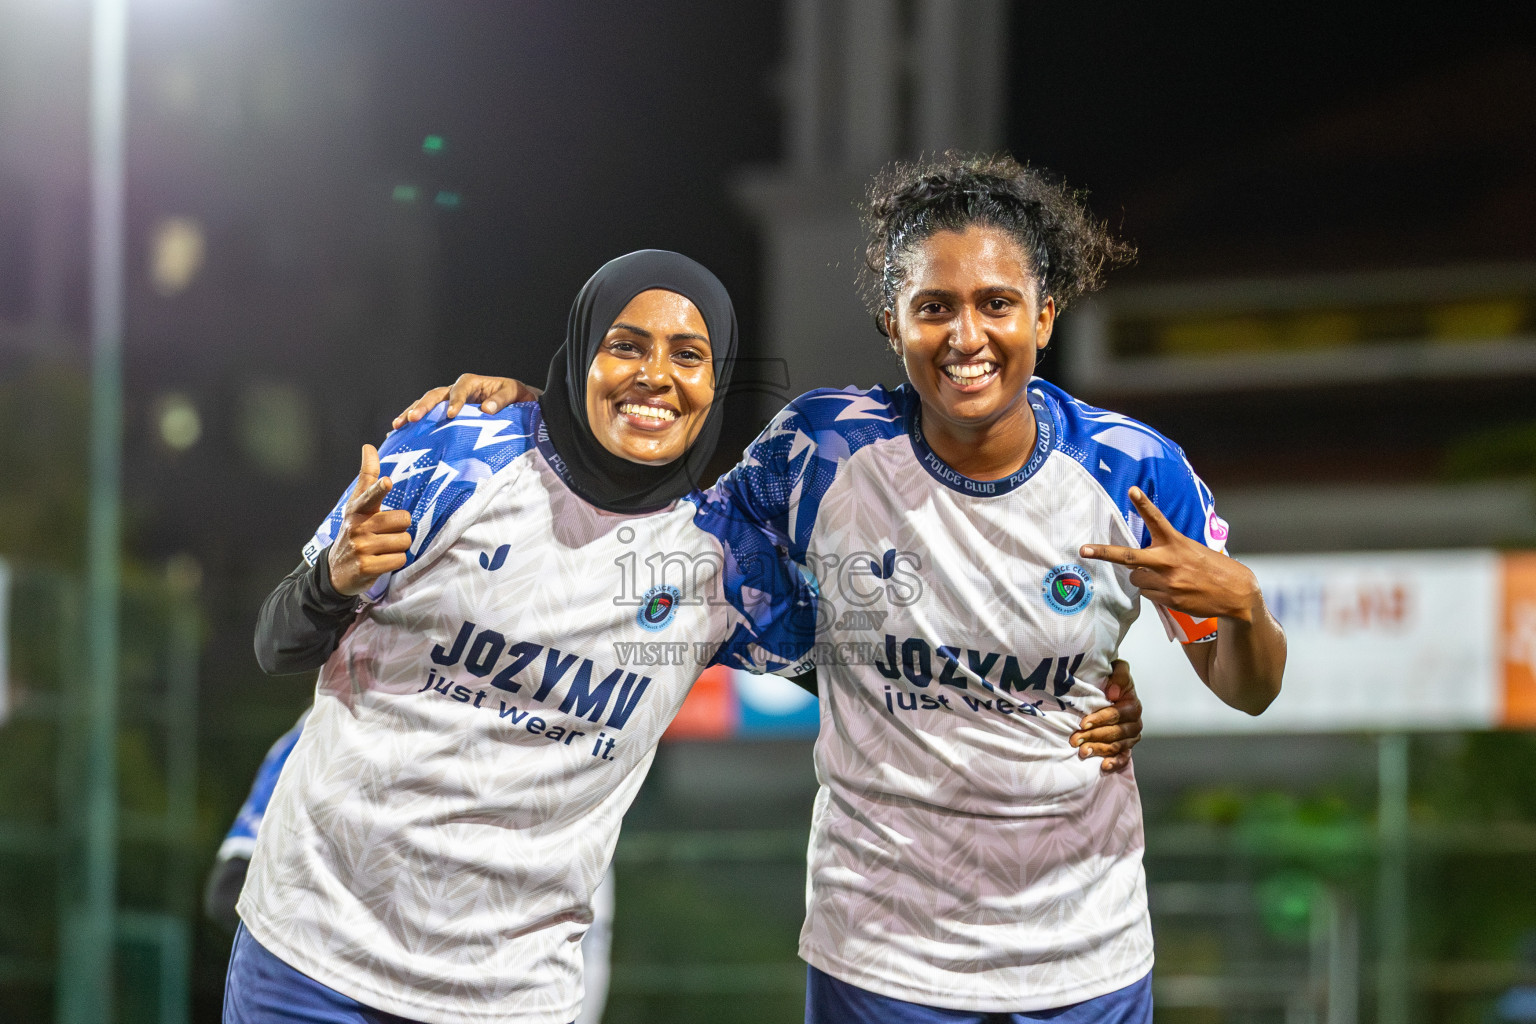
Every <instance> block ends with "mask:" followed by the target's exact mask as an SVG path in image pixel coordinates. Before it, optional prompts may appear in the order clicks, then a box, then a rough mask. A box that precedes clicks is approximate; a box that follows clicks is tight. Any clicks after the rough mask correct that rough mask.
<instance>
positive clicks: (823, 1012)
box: [805, 967, 1152, 1024]
mask: <svg viewBox="0 0 1536 1024" xmlns="http://www.w3.org/2000/svg"><path fill="white" fill-rule="evenodd" d="M809 970H810V973H809V974H808V976H807V977H806V980H805V1024H1152V975H1151V974H1148V975H1147V976H1146V977H1144V978H1142V979H1141V980H1140V981H1134V982H1132V983H1131V984H1129V985H1127V986H1125V988H1122V989H1118V990H1116V991H1114V992H1111V993H1109V994H1108V995H1102V996H1095V997H1094V998H1092V999H1085V1000H1083V1001H1082V1002H1080V1003H1073V1004H1072V1005H1070V1006H1058V1007H1055V1008H1054V1009H1050V1010H1030V1011H1027V1012H1024V1013H980V1012H978V1011H975V1010H942V1009H939V1008H938V1007H936V1006H923V1005H922V1004H921V1003H909V1002H906V1001H905V1000H902V999H892V998H891V997H890V996H880V995H876V994H875V993H873V992H868V991H866V990H864V989H862V988H859V987H858V986H857V985H850V984H848V983H847V982H846V981H838V980H837V979H836V978H834V977H832V975H830V974H827V973H826V972H824V971H818V970H817V969H816V968H814V967H812V968H810V969H809Z"/></svg>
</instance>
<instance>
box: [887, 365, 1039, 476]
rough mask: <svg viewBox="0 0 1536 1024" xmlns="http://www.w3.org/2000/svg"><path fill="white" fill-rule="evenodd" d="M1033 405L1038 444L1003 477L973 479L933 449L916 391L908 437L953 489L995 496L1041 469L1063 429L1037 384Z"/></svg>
mask: <svg viewBox="0 0 1536 1024" xmlns="http://www.w3.org/2000/svg"><path fill="white" fill-rule="evenodd" d="M1029 407H1030V408H1031V409H1033V410H1034V411H1035V447H1034V450H1033V451H1031V452H1030V455H1029V459H1028V460H1027V461H1026V462H1025V463H1024V465H1023V466H1021V467H1019V469H1018V470H1016V471H1015V472H1013V473H1012V474H1010V475H1009V476H1006V477H1003V478H1002V479H1001V480H972V479H971V478H970V477H968V476H963V475H961V474H960V473H958V472H956V471H955V470H953V469H951V468H950V467H949V464H948V463H947V462H945V461H944V460H943V459H941V458H939V457H938V456H937V455H935V454H934V453H933V449H932V448H929V447H928V442H927V441H925V440H923V423H922V414H921V410H922V402H921V401H920V400H919V399H918V397H917V394H916V392H915V391H914V392H913V393H912V394H911V395H910V397H909V399H908V402H907V416H906V419H907V437H908V438H910V439H911V441H912V453H913V454H914V455H916V456H917V461H918V462H919V463H921V464H922V467H923V468H924V469H926V470H927V471H928V475H929V476H931V477H933V478H934V479H935V480H937V481H938V482H939V483H941V484H943V485H944V486H945V487H948V488H949V489H950V490H952V491H959V492H960V493H961V494H969V495H972V496H974V497H978V498H992V497H996V496H997V495H1000V494H1007V493H1008V492H1010V491H1013V490H1016V489H1017V488H1019V487H1021V486H1022V485H1023V484H1024V482H1025V481H1026V480H1028V479H1029V478H1030V477H1032V476H1034V475H1035V474H1036V473H1038V472H1039V471H1040V467H1041V466H1043V465H1045V460H1046V458H1047V457H1049V456H1050V454H1051V451H1052V449H1054V448H1055V447H1056V438H1057V436H1058V435H1059V434H1060V429H1059V427H1058V425H1057V423H1056V414H1055V413H1054V412H1052V411H1051V407H1050V404H1049V403H1048V402H1046V400H1045V395H1043V394H1042V393H1041V392H1040V391H1038V390H1037V389H1035V388H1030V389H1029Z"/></svg>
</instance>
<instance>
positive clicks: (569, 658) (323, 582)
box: [224, 251, 814, 1024]
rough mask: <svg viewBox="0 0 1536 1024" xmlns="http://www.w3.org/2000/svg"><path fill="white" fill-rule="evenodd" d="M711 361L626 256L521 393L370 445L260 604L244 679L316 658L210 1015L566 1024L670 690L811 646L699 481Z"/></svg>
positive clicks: (768, 562)
mask: <svg viewBox="0 0 1536 1024" xmlns="http://www.w3.org/2000/svg"><path fill="white" fill-rule="evenodd" d="M735 345H736V324H735V316H734V313H733V311H732V308H731V304H730V300H729V297H728V296H727V295H726V293H725V290H724V288H723V287H722V286H721V285H720V283H719V282H718V281H717V280H716V279H715V278H714V276H713V275H711V274H710V273H709V272H708V271H707V270H705V269H704V268H703V267H701V266H699V265H698V264H696V263H694V262H693V261H691V260H688V259H686V258H685V257H682V256H678V255H677V254H675V253H665V252H656V251H646V252H639V253H631V254H630V255H628V256H625V257H622V258H620V259H618V260H614V261H613V262H611V263H609V264H607V265H606V266H604V267H603V268H602V269H601V270H599V271H598V273H597V274H595V275H593V277H592V279H591V280H590V281H588V282H587V284H586V286H585V287H583V289H582V290H581V293H580V294H579V295H578V296H577V298H576V301H575V303H574V304H573V306H572V308H571V315H570V320H569V325H568V328H567V333H566V339H565V344H564V345H563V346H562V347H561V349H560V350H559V351H558V352H557V353H556V354H555V357H554V359H553V361H552V363H551V366H550V380H549V387H548V389H547V390H546V392H545V394H544V396H543V398H542V399H541V400H540V401H539V402H538V403H526V404H520V405H514V406H511V407H510V408H507V409H505V410H502V411H501V412H500V413H497V414H495V415H479V416H476V415H473V414H470V415H467V416H466V415H461V416H460V417H459V418H457V419H453V420H448V419H445V418H443V416H442V411H441V410H438V411H437V412H436V413H434V414H432V415H429V416H427V417H426V418H424V419H422V420H421V421H420V422H417V423H414V424H412V425H410V426H408V427H406V428H404V429H402V430H399V431H397V432H395V433H394V434H392V435H390V437H389V439H388V440H387V441H386V442H385V444H384V446H383V449H382V451H380V452H378V453H374V452H373V450H372V448H371V447H365V449H364V456H363V470H362V472H361V473H360V474H359V478H358V481H357V482H356V484H355V485H354V487H353V488H352V489H351V491H350V492H349V495H348V496H345V497H343V499H342V501H341V502H340V503H338V505H337V506H336V509H335V510H334V511H333V512H332V514H331V516H330V517H329V518H328V519H327V520H326V522H325V523H324V524H322V526H321V527H320V529H319V530H318V531H317V533H316V535H315V537H314V539H313V540H312V541H311V542H310V544H309V545H308V546H306V548H305V564H304V565H303V566H301V567H300V568H299V570H297V571H296V572H295V573H294V574H292V575H291V576H289V577H288V579H287V580H285V581H284V583H283V584H282V585H280V586H279V587H278V589H277V590H276V591H274V593H273V594H272V595H271V596H270V597H269V598H268V601H267V603H266V605H265V606H264V607H263V610H262V617H261V623H260V625H259V627H258V634H257V654H258V657H259V658H260V660H261V662H262V665H263V667H264V668H265V669H266V670H267V671H269V672H283V671H300V670H303V669H307V668H313V667H315V666H316V665H319V664H321V663H322V662H323V663H324V667H323V669H322V670H321V673H320V678H319V683H318V686H317V688H316V695H315V706H314V710H313V711H312V712H311V713H310V716H309V720H308V723H307V725H306V728H305V730H304V734H303V736H302V737H301V739H300V740H299V742H298V745H297V746H296V747H295V748H294V751H293V753H292V754H291V755H290V759H289V762H288V764H287V766H286V767H285V768H284V770H283V773H282V775H281V777H280V779H279V781H278V784H277V787H276V790H275V792H274V794H273V797H272V802H271V805H270V807H269V809H268V812H267V817H266V820H265V822H264V824H263V827H262V830H261V833H260V835H259V838H258V841H257V847H256V851H255V855H254V857H253V860H252V864H251V869H250V874H249V877H248V881H247V883H246V888H245V891H244V894H243V895H242V897H241V901H240V904H239V912H240V916H241V919H242V922H243V924H242V928H241V931H240V933H239V935H238V936H237V938H236V943H235V949H234V952H233V954H232V956H231V960H230V971H229V980H228V985H227V989H226V997H225V1016H224V1019H225V1021H226V1022H242V1024H243V1022H247V1021H263V1022H266V1021H273V1020H305V1021H312V1020H322V1021H333V1020H334V1021H349V1022H364V1021H370V1022H371V1021H384V1020H389V1021H398V1020H401V1019H404V1020H407V1021H429V1022H439V1021H441V1022H447V1021H472V1022H473V1021H487V1022H488V1021H493V1020H494V1021H523V1022H529V1024H565V1022H568V1021H571V1020H572V1019H574V1018H575V1016H576V1014H577V1008H578V1003H579V999H580V971H581V964H580V956H579V952H578V948H579V943H580V940H581V936H582V932H583V931H584V930H585V928H586V925H587V924H588V923H589V922H590V921H591V909H590V900H591V896H592V893H593V891H594V890H595V889H596V887H597V885H598V883H599V882H600V881H601V879H602V877H603V873H604V870H605V867H606V865H607V862H608V860H609V858H610V857H611V855H612V851H613V845H614V842H615V840H616V838H617V834H618V828H619V823H620V819H621V818H622V816H623V813H624V811H625V809H626V808H627V807H628V806H629V804H630V802H631V801H632V799H633V797H634V794H635V791H636V789H637V788H638V786H639V784H640V782H641V781H642V780H643V778H644V776H645V773H646V771H647V770H648V768H649V766H650V762H651V758H652V756H653V754H654V752H655V747H656V743H657V741H658V740H659V739H660V736H661V733H662V732H663V731H664V730H665V728H666V726H667V724H668V723H669V722H670V721H671V720H672V717H673V716H674V715H675V714H676V712H677V709H678V708H679V707H680V706H681V704H682V701H683V698H684V696H685V695H686V693H687V691H688V689H689V687H690V686H691V685H692V683H693V681H694V679H696V678H697V676H698V675H699V673H700V672H702V671H703V670H704V668H706V667H708V665H710V664H716V663H724V664H729V665H732V666H736V667H743V668H753V669H758V670H763V669H769V670H772V669H782V668H787V667H789V666H790V665H791V664H793V663H794V661H795V660H796V659H798V658H800V657H801V656H802V655H803V654H805V653H806V651H807V649H808V647H809V644H810V642H811V639H812V637H813V635H814V623H813V621H812V620H813V618H814V615H813V609H812V607H811V595H810V593H809V590H808V588H807V586H806V584H805V583H804V582H803V581H802V579H801V578H800V576H799V574H798V573H797V572H796V571H795V570H794V569H793V567H792V566H789V565H788V564H786V563H785V562H784V561H782V560H781V558H780V557H779V555H778V553H777V552H776V551H775V550H774V548H773V546H772V544H771V542H770V541H769V540H768V539H767V538H766V537H764V536H762V535H761V534H759V533H757V532H756V531H755V529H753V528H750V527H748V526H746V525H745V522H744V520H743V518H742V517H736V516H733V515H731V514H730V509H729V508H727V507H725V506H724V505H722V504H721V503H720V502H718V501H716V500H714V499H713V498H706V497H705V496H704V495H702V494H700V493H699V492H698V491H697V490H696V488H695V483H694V481H695V479H696V477H697V475H698V474H699V473H700V472H701V471H702V469H703V466H704V463H705V461H706V460H707V458H708V456H709V449H710V448H711V447H712V446H713V444H714V439H715V437H716V435H717V433H718V430H719V409H718V408H717V405H716V403H715V401H714V397H715V395H716V394H717V393H718V392H719V390H720V389H721V388H723V387H724V386H725V385H726V383H727V382H728V378H729V372H730V364H731V361H732V357H733V356H734V353H735ZM385 465H387V466H389V467H390V474H389V476H385V477H380V476H379V472H380V469H381V468H382V467H383V466H385ZM658 653H659V654H662V655H665V656H663V657H657V656H656V655H657V654H658ZM658 661H659V662H662V663H661V664H656V662H658Z"/></svg>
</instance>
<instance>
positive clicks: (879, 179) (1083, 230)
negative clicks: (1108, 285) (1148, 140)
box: [859, 152, 1136, 334]
mask: <svg viewBox="0 0 1536 1024" xmlns="http://www.w3.org/2000/svg"><path fill="white" fill-rule="evenodd" d="M1084 195H1085V193H1083V192H1080V191H1074V190H1071V189H1068V188H1067V187H1066V185H1064V184H1062V183H1060V182H1058V181H1056V180H1054V179H1052V178H1051V177H1050V176H1049V175H1048V174H1046V173H1045V172H1044V171H1041V170H1038V169H1036V168H1033V167H1027V166H1025V165H1023V164H1020V163H1019V162H1018V161H1017V160H1015V159H1014V158H1013V157H1011V156H1008V155H1007V154H1005V153H1003V154H997V155H993V156H987V155H977V154H967V153H956V152H947V153H945V154H944V155H943V156H942V157H939V158H938V159H936V160H919V161H917V162H915V163H897V164H892V165H890V166H889V167H887V168H886V169H885V170H883V171H881V172H880V173H879V174H878V175H877V176H876V177H875V180H874V181H873V182H872V183H871V184H870V186H869V190H868V192H867V193H866V194H865V201H864V204H863V207H862V213H863V214H864V224H865V227H866V228H867V229H868V232H869V243H868V245H867V247H866V248H865V250H864V268H863V270H862V271H861V272H860V274H859V278H860V287H861V290H862V291H863V293H864V301H865V304H866V305H867V306H868V307H869V311H870V313H871V314H872V315H873V316H874V318H875V325H876V326H877V327H879V328H880V332H881V333H882V334H883V333H885V323H884V318H883V317H882V316H881V314H882V313H883V312H884V311H885V310H887V309H889V308H890V307H891V303H892V301H893V300H894V298H895V295H896V291H897V289H899V288H900V287H901V283H902V281H903V280H905V278H906V275H907V271H908V269H909V260H910V257H911V255H912V253H913V251H914V250H915V249H916V248H917V246H918V245H919V244H921V243H922V242H923V241H924V240H926V239H927V238H929V237H930V236H931V235H933V234H934V233H935V232H938V231H963V230H964V229H965V228H967V227H969V226H970V225H972V224H981V225H984V226H987V227H995V228H1001V229H1002V230H1003V231H1006V232H1007V233H1008V234H1009V235H1010V236H1012V237H1013V239H1014V240H1015V241H1017V242H1018V243H1019V245H1020V246H1021V247H1022V248H1023V250H1024V252H1025V254H1026V255H1027V256H1028V258H1029V261H1030V264H1031V267H1032V269H1033V271H1034V273H1035V276H1036V278H1037V279H1038V281H1039V286H1040V298H1041V301H1044V299H1045V298H1046V297H1050V298H1053V299H1055V300H1056V308H1057V309H1058V310H1062V309H1065V308H1066V307H1067V306H1069V305H1070V304H1072V303H1073V302H1076V301H1077V299H1078V298H1079V297H1080V296H1082V295H1084V294H1085V293H1087V292H1091V291H1096V290H1097V289H1099V288H1100V287H1102V286H1103V284H1104V274H1105V272H1106V271H1108V270H1109V269H1110V268H1111V267H1115V266H1119V265H1121V264H1125V263H1129V262H1131V261H1132V260H1134V259H1135V258H1136V248H1135V247H1134V246H1132V245H1131V244H1130V243H1128V242H1125V241H1122V240H1120V239H1118V238H1115V237H1114V236H1113V235H1111V234H1110V233H1109V229H1108V228H1107V227H1106V226H1105V224H1104V222H1103V221H1100V220H1097V219H1095V218H1094V217H1093V215H1092V214H1090V213H1089V212H1088V209H1087V207H1086V206H1085V205H1084V204H1083V198H1084Z"/></svg>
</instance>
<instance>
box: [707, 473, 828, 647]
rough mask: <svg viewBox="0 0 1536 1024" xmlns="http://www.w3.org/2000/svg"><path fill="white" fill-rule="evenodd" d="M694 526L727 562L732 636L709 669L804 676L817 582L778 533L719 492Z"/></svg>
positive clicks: (724, 573)
mask: <svg viewBox="0 0 1536 1024" xmlns="http://www.w3.org/2000/svg"><path fill="white" fill-rule="evenodd" d="M694 524H695V525H696V526H698V527H699V528H700V529H702V530H704V531H705V532H707V533H709V534H711V535H713V536H714V537H715V538H716V540H718V541H719V543H720V549H721V553H722V556H723V558H724V564H723V566H722V569H721V577H720V579H721V589H722V592H723V596H724V599H725V601H726V603H727V605H728V606H729V607H730V609H731V612H732V614H731V616H730V618H729V622H730V631H729V635H728V636H726V637H725V639H724V641H723V642H722V643H721V644H720V645H719V647H718V648H717V649H716V650H715V651H714V653H713V656H712V657H711V659H710V664H719V665H727V666H729V667H731V668H740V669H746V670H747V671H749V672H772V673H777V674H780V675H799V674H801V673H803V672H806V671H808V670H809V668H810V658H811V651H812V648H813V646H814V644H815V641H816V581H815V578H814V577H813V576H811V574H810V573H808V572H807V571H805V570H804V569H802V568H801V567H800V566H799V565H798V564H796V563H795V562H794V560H792V559H791V558H790V557H789V554H788V551H787V550H786V549H785V548H784V547H783V546H782V545H780V544H778V543H777V542H776V538H775V536H774V535H773V533H772V532H771V531H770V530H769V529H768V528H766V527H763V526H760V525H758V524H757V523H755V522H753V521H752V520H751V519H750V518H749V517H746V516H743V515H740V514H738V513H737V512H736V511H735V510H734V509H733V508H732V506H731V504H730V501H729V499H728V497H727V496H726V495H725V493H724V492H722V491H721V490H720V489H719V488H715V489H713V490H711V491H710V492H709V493H708V494H707V495H705V496H704V500H703V502H702V504H701V505H700V507H699V511H698V514H697V515H696V516H695V518H694Z"/></svg>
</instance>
